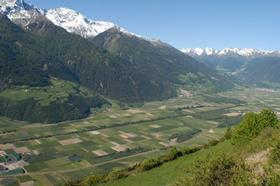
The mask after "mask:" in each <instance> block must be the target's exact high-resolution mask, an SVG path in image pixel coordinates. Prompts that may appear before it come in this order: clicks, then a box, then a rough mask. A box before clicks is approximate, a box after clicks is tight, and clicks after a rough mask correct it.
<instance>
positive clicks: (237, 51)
mask: <svg viewBox="0 0 280 186" xmlns="http://www.w3.org/2000/svg"><path fill="white" fill-rule="evenodd" d="M181 51H182V52H183V53H186V54H188V55H191V56H228V55H239V56H243V57H254V56H270V55H271V56H280V51H279V50H260V49H254V48H224V49H220V50H219V49H214V48H183V49H181Z"/></svg>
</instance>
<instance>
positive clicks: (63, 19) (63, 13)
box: [46, 8, 118, 38]
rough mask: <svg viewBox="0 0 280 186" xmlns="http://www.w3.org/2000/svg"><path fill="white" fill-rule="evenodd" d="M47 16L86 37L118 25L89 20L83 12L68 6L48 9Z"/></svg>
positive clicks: (66, 28) (68, 29)
mask: <svg viewBox="0 0 280 186" xmlns="http://www.w3.org/2000/svg"><path fill="white" fill-rule="evenodd" d="M46 17H47V18H48V19H49V20H50V21H51V22H53V23H54V24H55V25H57V26H60V27H62V28H64V29H65V30H67V31H68V32H70V33H75V34H78V35H80V36H82V37H85V38H93V37H95V36H96V35H98V34H100V33H102V32H104V31H106V30H108V29H110V28H113V27H116V28H117V27H118V26H117V25H115V24H114V23H111V22H104V21H92V20H89V19H87V18H86V17H84V16H83V15H82V14H80V13H78V12H76V11H74V10H71V9H67V8H55V9H51V10H48V11H46Z"/></svg>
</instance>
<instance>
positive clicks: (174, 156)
mask: <svg viewBox="0 0 280 186" xmlns="http://www.w3.org/2000/svg"><path fill="white" fill-rule="evenodd" d="M182 155H183V153H182V152H181V151H179V150H177V148H176V147H174V148H172V149H171V150H170V152H169V153H168V154H167V155H165V156H163V157H162V158H161V159H162V160H163V161H164V162H167V161H171V160H175V159H177V158H178V157H180V156H182Z"/></svg>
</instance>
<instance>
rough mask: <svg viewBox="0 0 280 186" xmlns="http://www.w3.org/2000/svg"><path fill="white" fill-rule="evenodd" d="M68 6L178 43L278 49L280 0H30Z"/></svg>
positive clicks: (46, 5) (43, 5)
mask: <svg viewBox="0 0 280 186" xmlns="http://www.w3.org/2000/svg"><path fill="white" fill-rule="evenodd" d="M26 2H29V3H32V4H34V5H36V6H38V7H40V8H45V9H49V8H54V7H67V8H71V9H74V10H76V11H79V12H80V13H82V14H84V15H85V16H87V17H88V18H91V19H93V20H104V21H112V22H114V23H116V24H118V25H119V26H121V27H124V28H125V29H126V30H128V31H130V32H134V33H137V34H140V35H143V36H147V37H152V38H159V39H161V40H162V41H165V42H168V43H170V44H172V45H173V46H175V47H176V48H184V47H190V48H194V47H213V48H217V49H219V48H224V47H252V48H259V49H278V50H280V0H26Z"/></svg>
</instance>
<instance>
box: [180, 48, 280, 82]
mask: <svg viewBox="0 0 280 186" xmlns="http://www.w3.org/2000/svg"><path fill="white" fill-rule="evenodd" d="M181 51H182V52H184V53H185V54H187V55H190V56H192V57H194V58H195V59H196V60H198V61H201V62H203V63H204V64H206V65H208V66H209V67H211V68H214V69H217V70H220V71H223V72H225V73H228V74H231V75H233V76H234V77H237V78H239V79H240V80H241V81H243V82H246V83H249V84H255V85H258V86H265V87H279V83H280V76H279V73H278V70H279V69H280V51H278V50H274V51H266V50H258V49H253V48H225V49H221V50H216V49H213V48H205V49H202V48H195V49H190V48H185V49H182V50H181Z"/></svg>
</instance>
